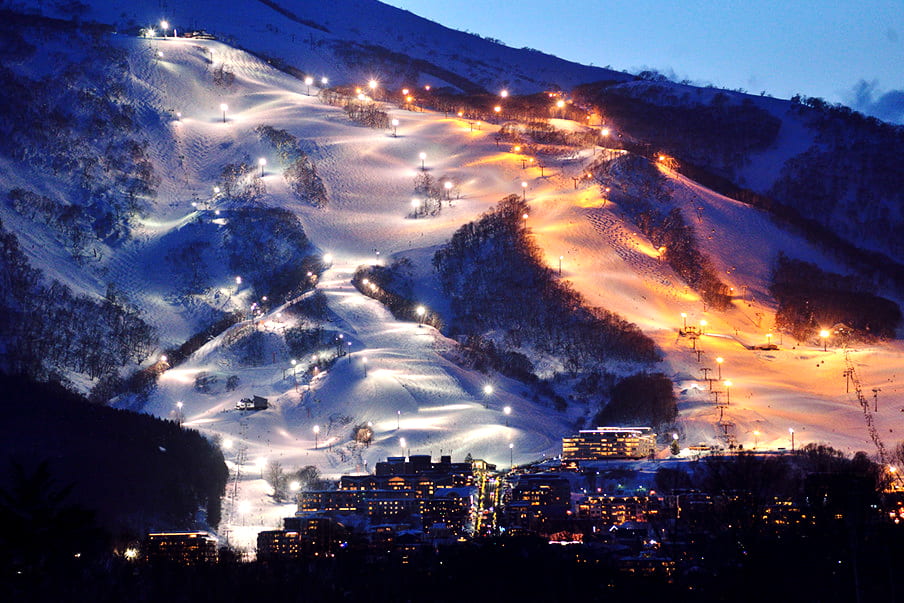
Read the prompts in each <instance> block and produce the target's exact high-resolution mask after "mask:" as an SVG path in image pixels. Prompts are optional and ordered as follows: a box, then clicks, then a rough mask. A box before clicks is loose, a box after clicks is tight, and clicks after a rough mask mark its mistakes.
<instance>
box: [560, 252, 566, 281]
mask: <svg viewBox="0 0 904 603" xmlns="http://www.w3.org/2000/svg"><path fill="white" fill-rule="evenodd" d="M564 259H565V256H564V255H560V256H559V276H562V260H564Z"/></svg>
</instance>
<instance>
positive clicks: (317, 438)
mask: <svg viewBox="0 0 904 603" xmlns="http://www.w3.org/2000/svg"><path fill="white" fill-rule="evenodd" d="M319 445H320V425H314V450H317V447H318V446H319Z"/></svg>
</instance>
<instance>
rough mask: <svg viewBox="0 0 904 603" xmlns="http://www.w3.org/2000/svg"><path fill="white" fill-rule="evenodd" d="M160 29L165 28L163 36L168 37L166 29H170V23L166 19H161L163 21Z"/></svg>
mask: <svg viewBox="0 0 904 603" xmlns="http://www.w3.org/2000/svg"><path fill="white" fill-rule="evenodd" d="M160 29H162V30H163V37H164V38H165V37H166V30H167V29H169V23H168V22H166V21H161V22H160Z"/></svg>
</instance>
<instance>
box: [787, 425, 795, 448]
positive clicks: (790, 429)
mask: <svg viewBox="0 0 904 603" xmlns="http://www.w3.org/2000/svg"><path fill="white" fill-rule="evenodd" d="M788 433H789V434H791V452H794V428H793V427H789V428H788Z"/></svg>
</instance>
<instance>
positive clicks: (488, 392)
mask: <svg viewBox="0 0 904 603" xmlns="http://www.w3.org/2000/svg"><path fill="white" fill-rule="evenodd" d="M492 395H493V386H492V385H490V384H489V383H487V384H486V385H484V386H483V396H484V400H483V407H484V408H489V407H490V403H489V397H490V396H492Z"/></svg>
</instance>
